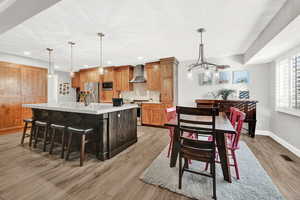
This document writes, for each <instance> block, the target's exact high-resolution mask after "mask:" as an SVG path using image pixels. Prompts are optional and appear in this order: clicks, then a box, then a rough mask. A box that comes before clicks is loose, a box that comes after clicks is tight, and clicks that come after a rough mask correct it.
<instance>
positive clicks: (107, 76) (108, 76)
mask: <svg viewBox="0 0 300 200" xmlns="http://www.w3.org/2000/svg"><path fill="white" fill-rule="evenodd" d="M113 76H114V70H113V68H106V69H104V78H103V81H104V82H113V79H114V78H113Z"/></svg>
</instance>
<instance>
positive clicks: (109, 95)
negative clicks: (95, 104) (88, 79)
mask: <svg viewBox="0 0 300 200" xmlns="http://www.w3.org/2000/svg"><path fill="white" fill-rule="evenodd" d="M102 93H103V99H102V102H106V103H108V102H109V103H110V102H112V97H113V91H112V90H108V91H105V90H104V91H103V92H102Z"/></svg>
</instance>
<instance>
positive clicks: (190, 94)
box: [178, 55, 271, 130]
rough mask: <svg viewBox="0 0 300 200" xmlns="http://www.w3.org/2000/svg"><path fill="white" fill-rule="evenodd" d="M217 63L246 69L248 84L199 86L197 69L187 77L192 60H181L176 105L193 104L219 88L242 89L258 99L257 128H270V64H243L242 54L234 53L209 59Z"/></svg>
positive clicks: (232, 68) (231, 69)
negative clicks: (229, 55)
mask: <svg viewBox="0 0 300 200" xmlns="http://www.w3.org/2000/svg"><path fill="white" fill-rule="evenodd" d="M209 61H213V62H215V63H218V64H226V65H227V64H228V65H230V66H231V68H230V69H228V70H230V71H234V70H248V71H249V74H250V83H249V84H222V85H213V86H200V85H199V80H198V73H199V71H198V72H197V71H193V76H192V78H189V77H188V72H187V70H186V69H187V66H188V65H189V64H190V63H192V62H193V61H181V62H180V64H179V69H178V81H179V82H178V105H186V106H195V99H203V98H204V99H207V98H212V97H209V96H208V95H207V94H208V93H209V92H214V91H217V90H218V89H220V88H232V89H236V90H239V89H243V88H247V89H249V91H250V98H251V99H254V100H258V101H259V103H258V105H257V129H259V130H270V121H269V119H270V111H271V110H270V109H271V108H270V105H269V90H270V84H269V79H270V64H260V65H247V66H245V65H243V64H242V63H243V56H242V55H236V56H231V57H225V58H214V59H209Z"/></svg>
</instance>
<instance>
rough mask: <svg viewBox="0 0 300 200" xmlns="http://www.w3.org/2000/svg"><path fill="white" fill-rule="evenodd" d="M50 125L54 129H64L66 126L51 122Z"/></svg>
mask: <svg viewBox="0 0 300 200" xmlns="http://www.w3.org/2000/svg"><path fill="white" fill-rule="evenodd" d="M50 127H51V128H55V129H65V128H66V126H63V125H59V124H51V125H50Z"/></svg>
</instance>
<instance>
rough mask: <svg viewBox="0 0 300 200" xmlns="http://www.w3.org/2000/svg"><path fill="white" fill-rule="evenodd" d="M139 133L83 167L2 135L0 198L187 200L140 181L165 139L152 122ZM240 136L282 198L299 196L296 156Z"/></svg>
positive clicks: (269, 143)
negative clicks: (114, 151) (129, 143)
mask: <svg viewBox="0 0 300 200" xmlns="http://www.w3.org/2000/svg"><path fill="white" fill-rule="evenodd" d="M138 135H139V139H138V143H137V144H135V145H133V146H131V147H130V148H128V149H127V150H126V151H124V152H122V153H121V154H119V155H118V156H116V157H114V158H113V159H110V160H107V161H105V162H101V161H97V160H95V159H94V158H92V157H91V156H89V157H88V160H87V162H86V163H85V165H84V167H78V164H79V161H78V159H74V160H72V161H70V162H65V161H63V160H61V159H60V158H59V153H58V152H56V154H54V155H51V156H50V155H49V154H48V153H43V152H41V151H40V150H38V149H36V150H30V149H29V148H28V145H27V144H25V146H24V147H23V146H21V145H19V142H20V137H21V135H20V134H9V135H1V136H0V200H29V199H30V200H31V199H33V200H48V199H51V200H62V199H70V200H71V199H72V200H82V199H85V200H86V199H89V200H91V199H101V200H106V199H107V200H117V199H121V200H134V199H137V200H140V199H143V200H144V199H145V200H150V199H153V200H154V199H155V200H159V199H172V200H173V199H175V200H177V199H178V200H180V199H181V200H183V199H187V198H186V197H183V196H180V195H177V194H175V193H172V192H169V191H167V190H164V189H161V188H159V187H155V186H152V185H148V184H145V183H143V182H142V181H140V180H139V176H140V175H141V173H142V172H143V171H144V170H145V169H146V168H147V167H148V166H149V165H150V164H151V162H152V161H153V160H154V159H155V158H156V157H157V156H158V155H159V153H160V152H161V151H162V150H163V149H164V148H165V147H166V146H167V144H168V141H169V138H168V134H167V130H166V129H159V128H153V127H139V128H138ZM242 139H243V140H244V141H246V143H247V144H248V146H249V147H250V149H251V150H252V151H253V152H254V154H255V155H256V157H257V158H258V160H259V161H260V163H261V164H262V166H263V167H264V168H265V170H266V171H267V173H268V174H269V175H270V176H271V178H272V180H273V182H274V183H275V184H276V185H277V187H278V188H279V190H280V191H281V193H282V194H283V195H284V196H285V197H286V199H288V200H297V199H300V190H299V185H300V159H299V158H298V157H296V156H295V155H293V154H292V153H290V152H289V151H287V150H286V149H284V148H283V147H281V146H280V145H279V144H278V143H276V142H275V141H273V140H272V139H271V138H269V137H266V136H257V137H256V138H255V139H252V138H249V137H248V136H243V137H242ZM281 154H284V155H287V156H289V157H290V158H291V159H292V160H293V161H290V162H289V161H286V160H285V159H283V158H282V157H281V156H280V155H281ZM258 187H259V186H258Z"/></svg>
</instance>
